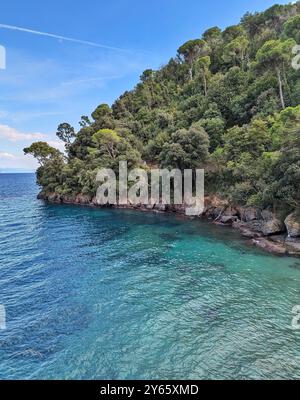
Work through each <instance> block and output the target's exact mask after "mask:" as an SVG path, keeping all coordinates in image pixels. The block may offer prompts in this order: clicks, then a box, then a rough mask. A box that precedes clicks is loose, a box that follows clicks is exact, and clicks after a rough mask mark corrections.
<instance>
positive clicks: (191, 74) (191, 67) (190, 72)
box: [189, 64, 193, 81]
mask: <svg viewBox="0 0 300 400" xmlns="http://www.w3.org/2000/svg"><path fill="white" fill-rule="evenodd" d="M189 75H190V81H192V80H193V64H192V65H191V66H190V68H189Z"/></svg>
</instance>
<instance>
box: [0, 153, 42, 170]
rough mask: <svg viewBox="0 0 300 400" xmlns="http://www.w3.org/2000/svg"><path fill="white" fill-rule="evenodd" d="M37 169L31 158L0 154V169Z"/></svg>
mask: <svg viewBox="0 0 300 400" xmlns="http://www.w3.org/2000/svg"><path fill="white" fill-rule="evenodd" d="M37 167H38V163H37V161H36V160H35V159H34V158H33V157H28V156H25V155H22V154H12V153H5V152H0V169H15V168H18V169H21V170H22V169H24V170H32V171H34V170H36V169H37Z"/></svg>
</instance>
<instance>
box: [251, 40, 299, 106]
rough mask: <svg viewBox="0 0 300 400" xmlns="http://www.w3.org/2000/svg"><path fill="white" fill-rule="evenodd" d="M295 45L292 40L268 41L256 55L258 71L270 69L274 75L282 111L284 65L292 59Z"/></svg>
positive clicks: (283, 104) (283, 103)
mask: <svg viewBox="0 0 300 400" xmlns="http://www.w3.org/2000/svg"><path fill="white" fill-rule="evenodd" d="M295 44H296V42H295V41H294V40H293V39H288V40H285V41H282V40H269V41H267V42H266V43H265V44H264V45H263V46H262V47H261V48H260V49H259V50H258V52H257V55H256V61H257V65H258V67H259V68H260V69H262V70H268V69H271V70H272V71H274V72H275V73H276V76H277V81H278V88H279V98H280V102H281V107H282V109H284V108H285V100H284V93H283V78H282V75H283V74H284V72H285V65H286V64H287V63H288V62H290V60H291V58H292V48H293V47H294V45H295Z"/></svg>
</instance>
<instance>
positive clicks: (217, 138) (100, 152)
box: [24, 2, 300, 210]
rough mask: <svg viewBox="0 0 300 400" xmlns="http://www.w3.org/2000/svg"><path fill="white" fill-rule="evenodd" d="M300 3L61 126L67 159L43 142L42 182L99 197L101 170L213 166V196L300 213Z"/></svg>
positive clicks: (217, 40)
mask: <svg viewBox="0 0 300 400" xmlns="http://www.w3.org/2000/svg"><path fill="white" fill-rule="evenodd" d="M297 43H298V44H300V3H299V2H298V3H296V4H289V5H284V6H281V5H275V6H273V7H271V8H270V9H268V10H266V11H265V12H263V13H255V14H246V15H245V16H244V17H243V18H242V20H241V22H240V24H239V25H234V26H230V27H228V28H226V29H225V30H224V31H221V30H220V29H219V28H218V27H213V28H211V29H208V30H207V31H206V32H204V33H203V35H202V37H201V38H199V39H195V40H191V41H188V42H187V43H185V44H183V45H182V46H181V47H180V48H179V49H178V52H177V56H176V57H175V58H172V59H171V60H170V61H169V62H168V64H167V65H165V66H163V67H162V68H161V69H159V70H158V71H154V70H150V69H149V70H146V71H144V72H143V74H142V76H141V78H140V82H139V83H138V84H137V86H136V87H135V88H134V89H133V90H132V91H128V92H125V93H124V94H123V95H121V96H120V98H119V99H118V100H116V102H115V103H114V104H113V105H112V106H111V107H110V106H108V105H106V104H102V105H100V106H99V107H98V108H97V109H96V110H95V111H94V112H93V113H92V115H91V117H87V116H83V117H81V121H80V126H81V129H80V130H79V132H75V130H74V128H72V127H71V126H70V125H69V124H67V123H64V124H61V125H60V126H59V128H58V131H57V135H58V137H60V139H62V140H63V141H64V142H65V143H66V154H67V157H66V156H65V155H63V154H61V153H60V152H58V151H57V150H54V149H53V148H50V147H49V146H48V145H47V144H45V143H42V142H38V143H35V144H33V145H32V146H31V147H29V148H27V149H24V150H25V153H30V154H33V155H34V156H36V157H37V158H38V160H39V162H40V164H41V166H40V168H39V169H38V171H37V179H38V183H39V184H40V185H41V186H42V187H43V189H44V190H45V191H48V192H57V193H60V194H77V193H83V194H88V195H90V196H92V195H93V194H94V193H95V189H96V188H95V176H96V172H97V169H98V168H99V167H102V166H105V167H111V168H114V169H117V167H118V162H119V160H128V163H129V167H131V166H142V167H143V168H149V167H153V166H154V165H155V166H161V167H168V168H173V167H176V168H188V167H191V168H195V167H204V168H205V170H206V191H207V192H210V193H217V194H219V195H221V196H223V197H226V198H228V199H230V200H231V201H233V202H236V203H238V204H242V205H258V206H261V207H270V208H273V209H278V208H281V209H285V210H291V209H295V208H299V207H300V191H299V187H300V105H299V104H300V79H299V75H300V70H297V69H295V68H293V67H292V59H293V58H294V57H295V55H293V52H292V49H293V47H294V46H295V45H296V44H297Z"/></svg>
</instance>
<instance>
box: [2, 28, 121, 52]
mask: <svg viewBox="0 0 300 400" xmlns="http://www.w3.org/2000/svg"><path fill="white" fill-rule="evenodd" d="M0 28H2V29H9V30H12V31H19V32H26V33H31V34H33V35H39V36H47V37H50V38H53V39H59V40H65V41H68V42H73V43H79V44H85V45H87V46H94V47H100V48H102V49H107V50H113V51H121V52H126V53H127V52H128V50H124V49H120V48H119V47H112V46H106V45H104V44H99V43H94V42H89V41H87V40H80V39H73V38H69V37H66V36H60V35H55V34H53V33H47V32H40V31H35V30H33V29H27V28H21V27H19V26H14V25H5V24H0Z"/></svg>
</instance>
